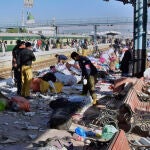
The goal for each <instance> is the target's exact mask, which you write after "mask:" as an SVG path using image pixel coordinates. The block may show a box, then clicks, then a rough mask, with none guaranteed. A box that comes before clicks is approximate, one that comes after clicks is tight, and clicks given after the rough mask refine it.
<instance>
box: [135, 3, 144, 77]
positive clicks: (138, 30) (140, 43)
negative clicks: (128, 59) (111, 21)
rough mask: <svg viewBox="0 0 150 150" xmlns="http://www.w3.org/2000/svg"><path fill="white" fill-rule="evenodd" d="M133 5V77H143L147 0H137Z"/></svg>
mask: <svg viewBox="0 0 150 150" xmlns="http://www.w3.org/2000/svg"><path fill="white" fill-rule="evenodd" d="M133 5H134V51H133V76H136V77H142V76H143V72H144V71H145V67H146V33H147V0H136V1H135V3H134V4H133Z"/></svg>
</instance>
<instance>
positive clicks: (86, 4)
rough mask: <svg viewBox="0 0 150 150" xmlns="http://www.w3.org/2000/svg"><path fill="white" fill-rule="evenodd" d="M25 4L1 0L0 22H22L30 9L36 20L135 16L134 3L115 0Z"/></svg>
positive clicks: (40, 0)
mask: <svg viewBox="0 0 150 150" xmlns="http://www.w3.org/2000/svg"><path fill="white" fill-rule="evenodd" d="M23 5H24V4H23V0H1V4H0V20H1V21H0V24H1V23H13V22H21V18H22V12H23V11H24V16H25V18H26V14H27V11H30V12H31V13H32V15H33V16H34V18H35V21H36V20H52V19H53V18H55V19H56V20H60V19H62V20H63V19H88V18H105V17H107V18H109V17H110V18H122V17H129V18H132V17H133V7H132V5H130V4H127V5H124V4H123V3H122V2H118V1H115V0H110V2H104V1H103V0H34V6H33V8H30V9H29V8H28V9H27V8H24V6H23Z"/></svg>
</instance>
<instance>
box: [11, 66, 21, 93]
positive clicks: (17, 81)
mask: <svg viewBox="0 0 150 150" xmlns="http://www.w3.org/2000/svg"><path fill="white" fill-rule="evenodd" d="M13 71H14V80H15V84H16V85H17V95H21V87H22V86H21V71H20V70H19V69H18V68H13Z"/></svg>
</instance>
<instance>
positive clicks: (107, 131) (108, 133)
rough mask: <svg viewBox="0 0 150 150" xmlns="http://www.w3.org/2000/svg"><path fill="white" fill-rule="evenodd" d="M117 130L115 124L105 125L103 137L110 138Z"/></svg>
mask: <svg viewBox="0 0 150 150" xmlns="http://www.w3.org/2000/svg"><path fill="white" fill-rule="evenodd" d="M117 131H118V130H117V129H116V128H115V127H114V126H113V125H105V126H104V127H103V130H102V138H103V139H105V140H110V139H111V138H112V137H113V135H114V134H115V133H116V132H117Z"/></svg>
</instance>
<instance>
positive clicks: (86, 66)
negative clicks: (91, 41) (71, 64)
mask: <svg viewBox="0 0 150 150" xmlns="http://www.w3.org/2000/svg"><path fill="white" fill-rule="evenodd" d="M71 58H72V59H74V60H75V61H78V63H79V66H80V68H81V70H82V79H83V81H84V82H83V90H82V94H83V95H84V94H87V93H88V91H89V92H90V95H91V96H92V99H93V105H95V104H96V103H97V96H96V93H95V84H96V82H97V73H98V71H97V69H96V67H95V66H94V65H93V64H92V62H91V61H90V60H89V59H88V58H87V57H85V56H82V55H79V54H78V53H77V52H72V53H71ZM86 81H87V83H85V82H86Z"/></svg>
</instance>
